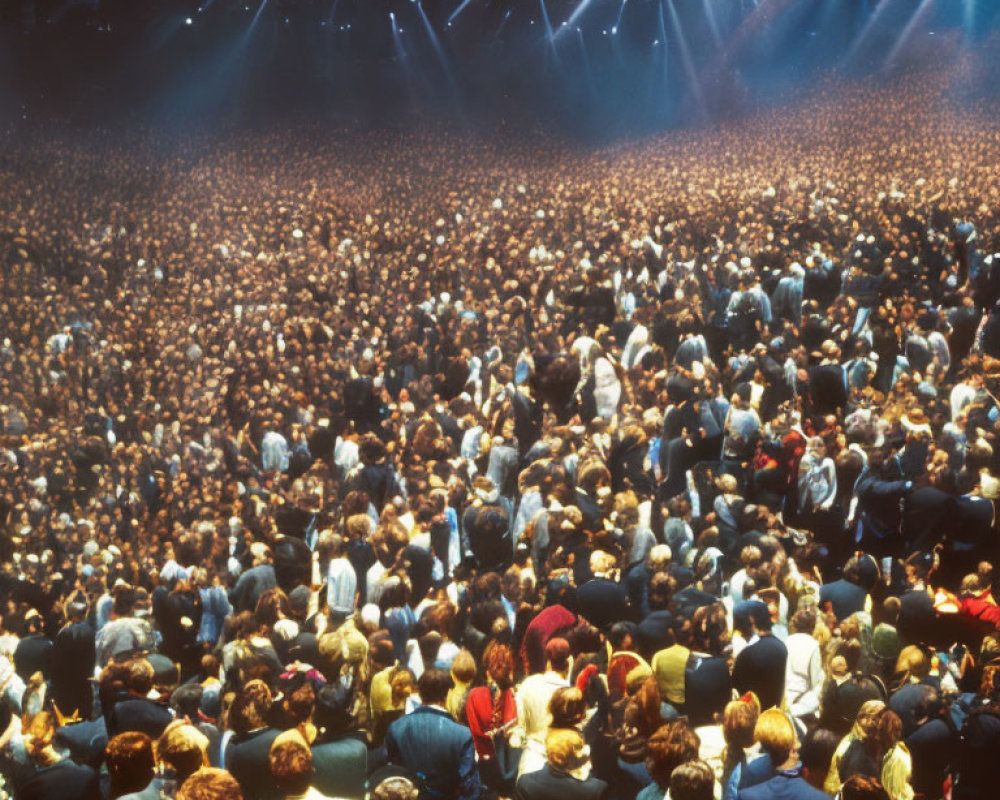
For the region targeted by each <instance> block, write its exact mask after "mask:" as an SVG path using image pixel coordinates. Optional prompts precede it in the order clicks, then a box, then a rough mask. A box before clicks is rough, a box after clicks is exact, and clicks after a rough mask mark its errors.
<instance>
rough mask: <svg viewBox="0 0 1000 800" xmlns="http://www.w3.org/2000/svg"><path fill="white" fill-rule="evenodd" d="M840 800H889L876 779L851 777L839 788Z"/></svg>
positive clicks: (865, 776)
mask: <svg viewBox="0 0 1000 800" xmlns="http://www.w3.org/2000/svg"><path fill="white" fill-rule="evenodd" d="M840 797H841V800H889V793H888V792H887V791H886V790H885V788H884V787H883V786H882V784H881V782H879V780H878V779H877V778H870V777H868V776H867V775H852V776H851V777H850V778H848V779H847V780H846V781H844V785H843V786H842V787H841V788H840Z"/></svg>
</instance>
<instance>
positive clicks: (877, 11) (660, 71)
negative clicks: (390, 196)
mask: <svg viewBox="0 0 1000 800" xmlns="http://www.w3.org/2000/svg"><path fill="white" fill-rule="evenodd" d="M460 5H461V0H423V2H422V3H416V2H411V0H264V2H261V0H201V2H196V0H0V8H2V12H0V121H2V122H3V123H5V124H7V125H11V124H15V125H16V124H25V123H31V122H37V121H39V120H59V121H70V122H72V123H74V124H81V125H88V124H95V123H102V124H103V123H108V122H111V121H115V122H118V121H123V120H141V121H143V122H146V123H151V124H156V125H160V126H168V125H185V126H187V125H205V126H210V125H217V124H219V123H222V122H234V123H239V124H260V123H266V124H273V123H274V122H275V121H276V120H281V121H292V120H294V121H300V120H321V121H333V122H337V123H343V124H348V123H349V124H358V125H380V126H384V125H408V124H413V123H414V122H415V121H417V120H432V121H435V122H437V123H441V122H443V123H445V124H449V125H464V126H480V125H485V126H492V127H495V126H498V125H503V126H507V127H510V128H513V129H518V128H529V129H533V128H548V127H553V126H554V127H558V128H560V129H562V130H564V131H568V132H571V133H573V134H577V135H579V136H581V137H584V138H600V139H609V138H614V137H620V136H631V135H639V134H642V133H645V132H648V131H651V130H656V129H660V128H664V127H670V126H677V125H688V124H698V125H702V124H706V123H708V124H710V123H712V122H715V121H718V120H720V119H724V118H726V117H728V116H732V115H736V114H742V113H747V112H750V111H754V110H756V109H759V108H760V107H761V106H764V105H767V104H769V103H773V102H775V101H779V100H784V99H787V98H789V97H794V95H795V94H796V93H797V92H801V91H805V90H811V89H813V88H814V87H816V86H817V85H822V82H823V81H825V80H828V79H829V77H830V76H836V75H843V74H848V75H851V76H853V77H863V78H865V79H875V80H891V79H892V78H893V77H894V76H895V75H898V74H899V73H900V72H904V71H907V70H908V69H909V68H910V67H912V66H914V65H921V64H927V63H931V62H934V61H935V60H947V61H949V62H950V63H954V62H955V61H956V59H961V58H963V57H967V56H968V55H970V54H975V55H976V56H977V57H981V56H983V55H985V56H987V59H988V60H989V63H990V64H993V63H995V61H996V59H993V58H992V53H993V52H994V51H996V50H997V49H998V47H997V43H996V42H997V40H996V38H995V37H994V32H995V31H996V30H997V28H998V27H1000V2H998V1H997V0H757V1H756V2H755V0H625V2H622V0H583V2H580V0H573V1H572V2H570V1H569V0H469V2H468V4H467V5H466V7H465V8H464V9H462V10H461V11H460V12H459V13H458V14H457V15H455V16H453V15H454V14H455V12H456V10H457V9H458V7H459V6H460ZM390 12H391V13H392V14H393V15H394V16H395V20H396V23H395V27H396V31H395V32H394V30H393V24H392V22H391V20H390ZM189 18H190V20H191V24H188V23H187V20H188V19H189ZM449 20H451V21H452V24H451V25H450V26H449V25H448V22H449ZM564 22H565V23H567V24H565V25H564V24H563V23H564ZM431 32H433V37H432V35H431ZM989 70H990V71H988V72H987V73H986V74H979V73H977V74H976V75H975V76H973V78H972V79H970V80H969V81H967V82H966V83H965V84H964V85H963V86H962V87H961V88H960V89H957V90H956V95H957V97H956V99H959V100H961V99H968V98H965V97H961V96H959V95H968V96H969V97H970V98H971V97H972V96H974V95H979V94H989V93H991V92H992V91H994V90H995V88H996V87H997V86H998V85H1000V80H997V78H998V77H1000V70H997V69H996V68H995V67H992V66H991V67H989Z"/></svg>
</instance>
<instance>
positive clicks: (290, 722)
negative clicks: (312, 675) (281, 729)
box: [281, 680, 316, 727]
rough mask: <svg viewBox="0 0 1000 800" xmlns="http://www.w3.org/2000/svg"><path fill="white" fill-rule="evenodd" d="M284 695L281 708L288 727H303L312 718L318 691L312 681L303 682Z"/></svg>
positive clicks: (291, 687)
mask: <svg viewBox="0 0 1000 800" xmlns="http://www.w3.org/2000/svg"><path fill="white" fill-rule="evenodd" d="M284 695H285V696H284V698H283V699H282V701H281V706H282V710H283V711H284V712H285V717H286V726H290V727H291V726H295V725H301V724H302V723H303V722H308V721H309V720H310V719H311V718H312V714H313V709H314V708H315V706H316V689H315V687H314V686H313V684H312V681H309V680H302V681H301V683H299V684H298V686H290V687H289V688H288V690H287V691H286V692H285V693H284Z"/></svg>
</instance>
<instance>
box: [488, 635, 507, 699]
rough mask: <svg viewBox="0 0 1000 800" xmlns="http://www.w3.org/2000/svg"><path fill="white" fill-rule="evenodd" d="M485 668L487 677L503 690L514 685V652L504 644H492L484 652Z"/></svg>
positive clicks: (494, 642)
mask: <svg viewBox="0 0 1000 800" xmlns="http://www.w3.org/2000/svg"><path fill="white" fill-rule="evenodd" d="M483 667H484V668H485V669H486V676H487V677H488V678H489V679H490V680H492V681H493V682H494V683H495V684H496V685H497V686H499V687H500V688H501V689H508V688H510V687H511V686H512V685H513V684H514V651H513V650H511V649H510V646H509V645H506V644H503V643H502V642H496V641H493V642H490V643H489V644H488V645H486V650H485V651H484V652H483Z"/></svg>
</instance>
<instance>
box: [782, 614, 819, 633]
mask: <svg viewBox="0 0 1000 800" xmlns="http://www.w3.org/2000/svg"><path fill="white" fill-rule="evenodd" d="M815 629H816V611H815V610H814V609H811V608H802V609H799V610H798V611H796V612H795V614H794V615H793V616H792V618H791V620H789V623H788V630H789V632H790V633H808V634H810V635H811V634H812V632H813V631H814V630H815Z"/></svg>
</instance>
